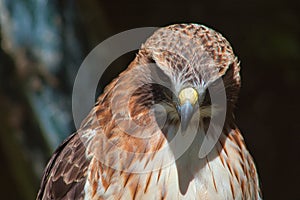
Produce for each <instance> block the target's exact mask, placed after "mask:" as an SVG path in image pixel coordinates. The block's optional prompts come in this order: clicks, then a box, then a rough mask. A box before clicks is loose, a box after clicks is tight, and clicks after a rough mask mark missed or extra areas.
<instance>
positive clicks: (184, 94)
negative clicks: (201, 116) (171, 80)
mask: <svg viewBox="0 0 300 200" xmlns="http://www.w3.org/2000/svg"><path fill="white" fill-rule="evenodd" d="M178 98H179V103H180V105H183V104H184V103H185V102H186V101H189V102H190V103H191V104H192V105H194V104H196V102H197V101H198V93H197V91H196V90H195V89H194V88H192V87H189V88H184V89H183V90H181V91H180V93H179V96H178Z"/></svg>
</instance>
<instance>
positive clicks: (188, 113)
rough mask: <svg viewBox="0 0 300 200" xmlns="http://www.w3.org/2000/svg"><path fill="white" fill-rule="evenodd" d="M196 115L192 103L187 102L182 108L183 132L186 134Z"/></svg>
mask: <svg viewBox="0 0 300 200" xmlns="http://www.w3.org/2000/svg"><path fill="white" fill-rule="evenodd" d="M193 114H194V107H193V105H192V104H191V102H189V101H186V102H185V103H184V104H183V105H182V106H180V118H181V131H182V132H185V131H186V129H187V127H188V125H189V123H190V121H191V119H192V116H193Z"/></svg>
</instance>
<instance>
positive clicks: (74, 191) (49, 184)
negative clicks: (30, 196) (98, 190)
mask: <svg viewBox="0 0 300 200" xmlns="http://www.w3.org/2000/svg"><path fill="white" fill-rule="evenodd" d="M89 162H90V161H89V160H88V159H86V156H85V146H84V144H83V142H82V141H81V140H80V137H79V135H78V134H77V133H75V134H73V135H71V136H70V137H69V138H67V139H66V140H65V141H64V142H63V143H62V144H61V145H60V146H59V147H58V148H57V150H56V151H55V152H54V154H53V156H52V157H51V159H50V161H49V163H48V165H47V167H46V169H45V172H44V176H43V178H42V182H41V187H40V190H39V193H38V196H37V200H41V199H83V197H84V185H85V182H86V176H87V168H88V165H89Z"/></svg>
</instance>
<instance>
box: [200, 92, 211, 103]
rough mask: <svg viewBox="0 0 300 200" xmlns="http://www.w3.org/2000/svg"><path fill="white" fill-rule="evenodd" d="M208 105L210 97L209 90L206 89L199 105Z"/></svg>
mask: <svg viewBox="0 0 300 200" xmlns="http://www.w3.org/2000/svg"><path fill="white" fill-rule="evenodd" d="M208 105H211V99H210V93H209V90H208V89H207V90H206V91H205V94H204V98H203V101H202V103H201V106H208Z"/></svg>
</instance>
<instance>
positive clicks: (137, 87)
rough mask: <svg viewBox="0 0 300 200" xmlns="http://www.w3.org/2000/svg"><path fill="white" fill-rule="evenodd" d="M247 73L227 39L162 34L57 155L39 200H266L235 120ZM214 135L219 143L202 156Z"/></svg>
mask: <svg viewBox="0 0 300 200" xmlns="http://www.w3.org/2000/svg"><path fill="white" fill-rule="evenodd" d="M239 71H240V64H239V61H238V59H237V57H236V56H235V55H234V53H233V50H232V47H231V45H230V44H229V42H228V41H227V40H226V39H225V38H224V37H223V36H222V35H221V34H220V33H218V32H216V31H214V30H212V29H210V28H208V27H206V26H203V25H198V24H175V25H170V26H167V27H163V28H160V29H158V30H157V31H155V32H154V34H153V35H152V36H151V37H149V38H148V39H147V40H146V42H145V43H144V44H143V45H142V46H141V48H140V50H139V51H138V53H137V55H136V57H135V59H134V60H133V61H132V62H131V64H130V65H129V66H128V68H127V69H126V70H125V71H123V72H122V73H121V74H119V76H118V77H117V78H115V79H114V80H113V81H112V82H111V83H110V84H109V85H108V86H107V87H106V88H105V90H104V92H103V93H102V94H101V95H100V96H99V98H98V100H97V103H96V104H95V106H94V107H93V109H92V110H91V112H90V114H89V115H88V116H87V117H86V119H85V120H84V121H83V122H82V124H81V127H80V128H79V129H78V131H77V133H75V134H73V135H71V136H70V137H69V138H67V139H66V140H65V141H64V142H63V143H62V144H61V146H60V147H58V149H57V150H56V151H55V153H54V154H53V156H52V158H51V160H50V161H49V163H48V165H47V167H46V169H45V172H44V176H43V178H42V182H41V186H40V190H39V193H38V196H37V199H93V200H100V199H172V200H173V199H213V200H214V199H245V200H246V199H251V200H252V199H261V192H260V188H259V180H258V175H257V171H256V167H255V164H254V162H253V159H252V157H251V155H250V153H249V152H248V150H247V148H246V146H245V143H244V140H243V137H242V135H241V133H240V131H239V129H238V127H237V126H236V124H235V118H234V115H233V110H234V108H235V104H236V101H237V97H238V92H239V89H240V84H241V81H240V75H239ZM218 83H221V84H218ZM221 86H222V87H223V89H224V93H223V94H224V95H225V98H224V99H225V104H223V105H222V104H219V103H220V102H221V101H218V97H219V96H220V95H219V94H218V92H220V93H222V92H221V91H222V87H221ZM213 93H216V94H215V96H216V97H214V98H215V99H216V98H217V100H213ZM218 95H219V96H218ZM221 96H222V95H221ZM220 98H221V97H220ZM222 112H223V113H225V114H224V123H220V124H218V123H216V122H213V118H214V117H218V116H219V115H221V114H222ZM210 127H211V129H210ZM218 127H219V129H218ZM209 130H212V131H210V133H208V132H209ZM218 130H219V132H220V133H218ZM191 135H192V136H193V137H192V139H186V138H190V136H191ZM206 137H209V138H210V140H208V142H209V141H214V140H215V142H213V145H212V148H211V149H210V150H209V151H207V152H204V153H203V152H202V154H201V153H200V152H201V146H202V145H205V144H204V143H205V138H206ZM206 142H207V141H206ZM200 154H201V155H200Z"/></svg>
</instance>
